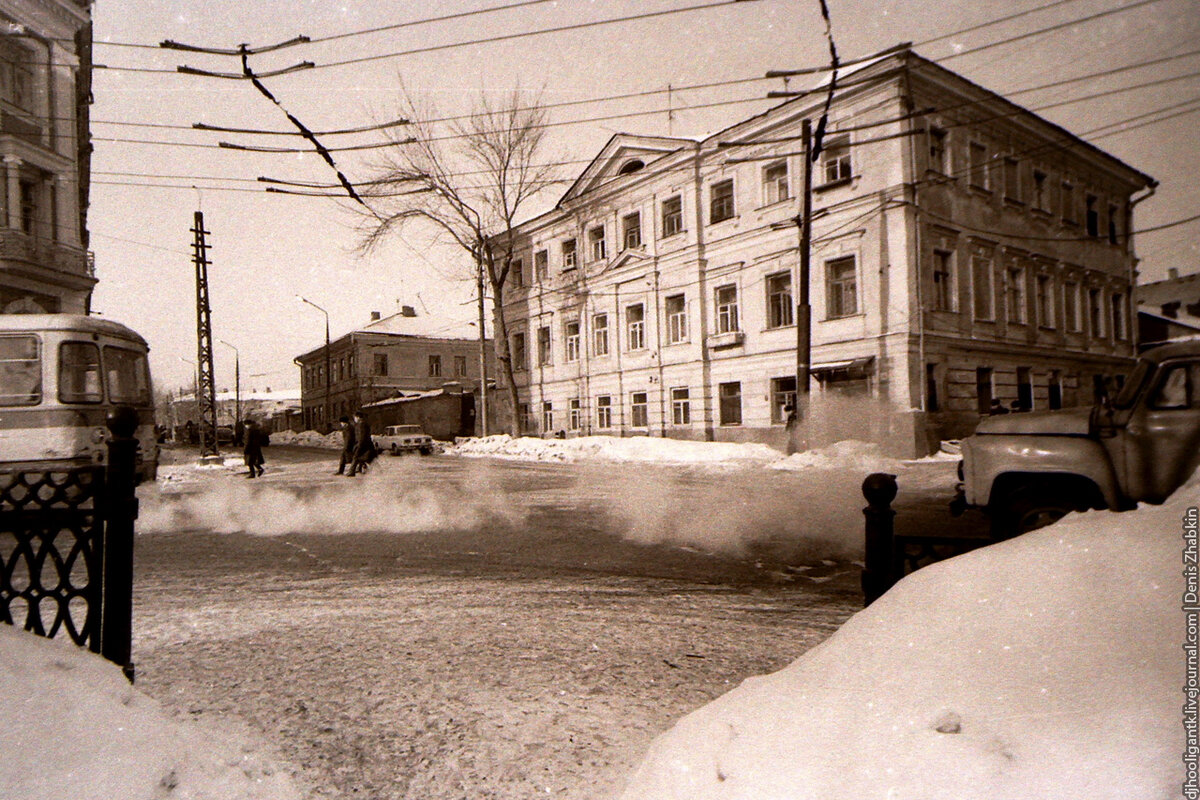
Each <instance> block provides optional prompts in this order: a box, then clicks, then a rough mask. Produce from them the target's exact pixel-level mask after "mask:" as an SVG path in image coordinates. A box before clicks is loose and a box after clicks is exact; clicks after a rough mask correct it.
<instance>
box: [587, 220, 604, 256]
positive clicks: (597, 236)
mask: <svg viewBox="0 0 1200 800" xmlns="http://www.w3.org/2000/svg"><path fill="white" fill-rule="evenodd" d="M587 240H588V257H589V259H590V260H591V261H604V260H605V259H606V258H608V240H607V236H606V232H605V230H604V225H593V226H592V227H590V228H588V232H587Z"/></svg>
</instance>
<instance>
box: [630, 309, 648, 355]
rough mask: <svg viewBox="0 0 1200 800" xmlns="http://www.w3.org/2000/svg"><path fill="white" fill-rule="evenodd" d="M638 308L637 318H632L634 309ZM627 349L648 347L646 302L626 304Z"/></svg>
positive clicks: (631, 350) (633, 349)
mask: <svg viewBox="0 0 1200 800" xmlns="http://www.w3.org/2000/svg"><path fill="white" fill-rule="evenodd" d="M635 308H636V309H637V310H638V316H637V318H636V319H633V318H631V317H632V315H631V314H630V312H631V311H633V309H635ZM625 349H626V350H628V351H630V352H634V351H637V350H645V349H646V304H645V303H642V302H638V303H630V304H629V305H627V306H625Z"/></svg>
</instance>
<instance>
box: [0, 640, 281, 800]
mask: <svg viewBox="0 0 1200 800" xmlns="http://www.w3.org/2000/svg"><path fill="white" fill-rule="evenodd" d="M0 720H3V722H4V724H3V725H0V753H4V759H3V764H2V766H0V797H3V798H5V800H45V799H46V798H71V800H93V799H94V800H113V799H114V798H131V799H132V798H152V797H162V798H166V797H178V798H188V799H189V800H299V798H301V797H303V794H302V793H301V792H300V791H299V789H298V788H297V787H296V785H295V783H294V782H293V780H292V778H291V777H290V776H289V775H288V774H287V773H285V772H283V771H281V770H280V769H279V768H278V767H277V766H276V765H273V764H272V762H271V760H270V759H269V758H268V757H267V756H266V755H264V753H263V752H262V751H261V750H260V749H259V747H257V746H256V745H253V744H251V743H250V742H249V740H248V739H247V740H242V739H241V738H240V737H238V736H235V735H233V734H231V732H230V731H228V730H221V731H215V730H209V729H206V728H204V727H202V725H201V724H200V723H198V722H195V721H193V720H179V719H174V718H172V717H170V716H168V715H167V714H166V713H165V712H164V711H163V710H162V708H161V707H160V706H159V704H158V703H157V702H156V701H155V700H153V699H151V698H150V697H148V696H146V695H145V694H143V693H141V692H139V691H138V690H137V689H135V688H134V687H132V686H130V685H129V682H128V681H127V680H125V676H124V675H122V674H121V670H120V669H119V668H118V667H117V666H115V665H113V664H111V663H109V662H108V661H105V660H104V659H102V658H100V657H99V656H97V655H95V654H93V653H90V652H88V651H86V650H83V649H82V648H79V647H76V646H75V645H73V644H71V643H70V642H69V641H64V640H58V639H55V640H50V639H43V638H41V637H39V636H34V635H33V634H31V633H25V632H24V631H21V630H18V629H16V628H13V627H12V626H10V625H0Z"/></svg>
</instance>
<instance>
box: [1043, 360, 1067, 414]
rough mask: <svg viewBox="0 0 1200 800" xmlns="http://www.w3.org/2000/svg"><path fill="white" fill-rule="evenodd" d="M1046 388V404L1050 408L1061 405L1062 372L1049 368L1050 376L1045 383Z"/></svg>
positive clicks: (1057, 407)
mask: <svg viewBox="0 0 1200 800" xmlns="http://www.w3.org/2000/svg"><path fill="white" fill-rule="evenodd" d="M1046 390H1047V395H1048V397H1047V405H1048V406H1049V407H1050V410H1052V411H1053V410H1056V409H1059V408H1062V407H1063V404H1062V373H1061V372H1059V371H1058V370H1056V369H1052V370H1050V377H1049V378H1048V379H1047V383H1046Z"/></svg>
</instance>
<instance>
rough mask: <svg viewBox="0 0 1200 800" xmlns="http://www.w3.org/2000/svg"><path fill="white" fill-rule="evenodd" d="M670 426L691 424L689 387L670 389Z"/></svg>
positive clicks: (690, 393)
mask: <svg viewBox="0 0 1200 800" xmlns="http://www.w3.org/2000/svg"><path fill="white" fill-rule="evenodd" d="M671 424H672V425H673V426H683V425H691V424H692V392H691V389H690V387H687V386H672V387H671Z"/></svg>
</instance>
